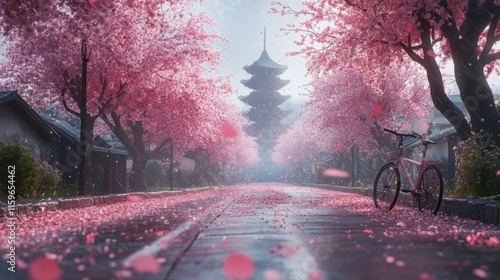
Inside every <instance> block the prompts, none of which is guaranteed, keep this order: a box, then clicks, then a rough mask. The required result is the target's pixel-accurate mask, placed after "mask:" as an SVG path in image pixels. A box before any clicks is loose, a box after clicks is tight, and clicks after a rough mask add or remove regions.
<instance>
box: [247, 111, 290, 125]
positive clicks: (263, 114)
mask: <svg viewBox="0 0 500 280" xmlns="http://www.w3.org/2000/svg"><path fill="white" fill-rule="evenodd" d="M243 115H245V116H247V117H248V120H249V121H251V122H255V123H256V125H257V126H258V127H262V126H263V125H264V124H268V125H269V124H270V123H272V122H273V121H275V122H278V121H280V120H282V119H284V118H285V117H286V116H287V115H288V112H285V111H283V110H281V109H280V108H273V109H272V110H259V109H257V108H255V107H254V108H251V109H250V110H248V111H246V112H244V113H243Z"/></svg>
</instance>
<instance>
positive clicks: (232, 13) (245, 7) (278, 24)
mask: <svg viewBox="0 0 500 280" xmlns="http://www.w3.org/2000/svg"><path fill="white" fill-rule="evenodd" d="M301 2H302V1H300V0H291V1H287V4H289V5H292V6H296V7H300V3H301ZM270 3H271V0H262V1H253V0H206V1H205V2H204V3H203V7H204V9H205V10H206V11H207V12H208V13H209V14H210V15H211V16H212V17H213V18H214V19H215V20H216V22H217V26H216V28H217V31H218V32H219V33H220V34H221V35H222V36H223V37H225V38H227V39H228V40H229V41H230V43H229V44H223V45H222V46H223V47H224V48H223V49H222V59H223V61H224V65H222V68H221V71H222V72H223V74H232V75H234V77H233V79H232V84H233V86H234V88H235V89H236V90H238V95H247V94H249V93H250V92H251V90H250V89H249V88H246V87H244V86H243V85H242V84H241V82H240V81H241V80H242V79H249V78H250V75H249V74H248V73H247V72H246V71H245V70H243V66H245V65H250V64H252V63H253V62H254V61H255V60H257V59H258V58H259V57H260V55H261V53H262V51H263V48H264V43H263V41H264V27H266V28H267V44H266V45H267V52H268V53H269V56H270V57H271V58H272V59H273V60H274V61H276V62H277V63H280V64H284V65H286V66H288V70H286V71H285V72H284V73H283V74H282V75H281V76H280V77H281V78H282V79H284V80H290V83H289V84H288V85H287V86H285V87H284V88H282V89H281V90H280V93H281V94H284V95H291V96H292V98H293V100H294V101H303V100H304V99H305V98H304V97H303V96H299V93H306V90H305V89H304V88H303V85H305V84H307V83H308V82H310V79H308V78H307V77H306V69H305V59H304V58H303V57H301V56H287V55H286V54H287V53H288V52H291V51H297V50H298V49H299V47H298V46H297V45H295V44H294V43H293V41H294V40H296V39H297V35H296V34H290V35H286V33H285V31H282V30H281V29H282V28H285V27H286V24H287V23H290V22H292V21H293V20H295V18H294V17H293V16H285V17H283V16H281V14H272V13H269V12H268V11H269V10H270ZM240 103H241V102H240ZM286 103H291V102H286ZM239 105H242V104H239ZM284 107H286V104H284Z"/></svg>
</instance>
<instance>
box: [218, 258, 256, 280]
mask: <svg viewBox="0 0 500 280" xmlns="http://www.w3.org/2000/svg"><path fill="white" fill-rule="evenodd" d="M254 269H255V267H254V263H253V261H252V259H251V258H250V257H248V256H247V255H244V254H241V253H232V254H230V255H229V256H227V258H226V260H225V261H224V266H223V268H222V270H223V272H224V275H225V276H226V277H227V278H230V279H248V278H250V277H251V276H252V275H253V272H254Z"/></svg>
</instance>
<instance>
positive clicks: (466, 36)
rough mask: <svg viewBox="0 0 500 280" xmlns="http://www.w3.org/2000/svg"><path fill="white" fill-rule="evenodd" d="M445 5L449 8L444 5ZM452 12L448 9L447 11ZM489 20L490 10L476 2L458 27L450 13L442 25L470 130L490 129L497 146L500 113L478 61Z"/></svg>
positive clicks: (480, 131) (481, 130)
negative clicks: (481, 42)
mask: <svg viewBox="0 0 500 280" xmlns="http://www.w3.org/2000/svg"><path fill="white" fill-rule="evenodd" d="M446 8H448V7H447V6H446ZM447 12H448V13H449V14H450V15H453V13H452V12H451V10H449V9H448V11H447ZM490 20H491V14H490V13H488V12H487V11H486V10H485V9H484V8H482V7H480V6H477V5H470V6H469V9H468V10H467V14H466V19H465V20H464V21H463V23H462V26H461V27H460V29H458V28H457V26H456V22H455V21H454V19H453V16H451V17H450V20H449V21H448V22H445V24H443V25H442V26H441V30H442V31H443V33H444V35H445V37H446V38H447V39H448V42H449V45H450V51H451V55H452V58H453V63H454V66H455V80H456V82H457V85H458V88H459V91H460V97H461V98H462V101H463V102H464V104H465V108H466V109H467V112H468V113H469V116H470V120H471V125H472V131H474V132H476V133H489V134H491V136H492V137H493V139H494V140H495V142H496V144H497V145H499V146H500V114H499V113H498V111H497V110H496V108H495V102H494V99H493V93H492V91H491V88H490V86H489V84H488V82H487V81H486V77H485V75H484V68H483V67H484V66H485V65H483V64H482V63H480V62H479V61H478V52H477V46H478V45H479V37H480V36H481V33H482V32H483V31H484V29H485V28H486V26H487V25H488V23H489V22H490Z"/></svg>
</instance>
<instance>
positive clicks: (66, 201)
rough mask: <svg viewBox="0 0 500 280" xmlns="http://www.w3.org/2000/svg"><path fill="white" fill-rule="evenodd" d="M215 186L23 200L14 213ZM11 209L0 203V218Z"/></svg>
mask: <svg viewBox="0 0 500 280" xmlns="http://www.w3.org/2000/svg"><path fill="white" fill-rule="evenodd" d="M214 188H216V187H212V186H208V187H202V188H196V189H186V190H180V191H158V192H131V193H123V194H111V195H102V196H88V197H77V198H61V199H55V200H39V201H22V202H19V203H16V205H15V211H14V213H15V214H16V215H17V214H25V215H32V214H39V213H44V212H50V211H56V210H68V209H77V208H85V207H91V206H103V205H109V204H115V203H120V202H126V201H128V200H129V196H135V197H140V198H143V199H149V198H161V197H169V196H176V195H181V194H187V193H199V192H204V191H207V190H212V189H214ZM9 210H13V209H9V208H8V207H7V204H6V203H2V204H0V219H1V218H6V217H9Z"/></svg>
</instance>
